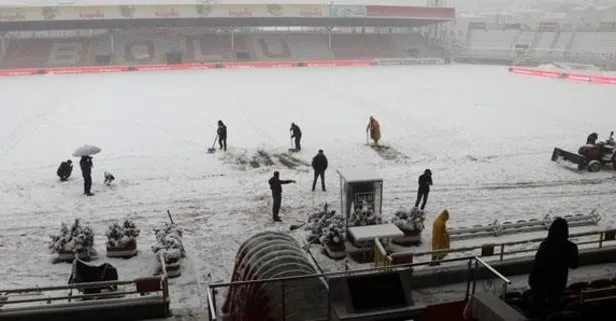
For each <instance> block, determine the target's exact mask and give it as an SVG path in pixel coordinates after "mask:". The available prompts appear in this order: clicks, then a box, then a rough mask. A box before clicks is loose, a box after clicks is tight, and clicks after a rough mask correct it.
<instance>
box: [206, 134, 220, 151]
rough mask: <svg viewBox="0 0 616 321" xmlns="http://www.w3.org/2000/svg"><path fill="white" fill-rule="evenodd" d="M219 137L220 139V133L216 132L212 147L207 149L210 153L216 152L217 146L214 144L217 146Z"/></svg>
mask: <svg viewBox="0 0 616 321" xmlns="http://www.w3.org/2000/svg"><path fill="white" fill-rule="evenodd" d="M217 139H218V134H216V137H215V138H214V143H213V144H212V148H208V149H207V152H208V154H213V153H215V152H216V148H214V146H216V140H217Z"/></svg>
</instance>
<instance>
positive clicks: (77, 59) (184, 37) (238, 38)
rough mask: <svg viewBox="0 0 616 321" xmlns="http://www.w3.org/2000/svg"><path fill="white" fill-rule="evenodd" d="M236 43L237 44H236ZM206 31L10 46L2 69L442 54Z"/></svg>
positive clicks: (381, 37) (399, 39)
mask: <svg viewBox="0 0 616 321" xmlns="http://www.w3.org/2000/svg"><path fill="white" fill-rule="evenodd" d="M232 39H233V45H232ZM331 41H332V42H331V48H329V41H328V36H327V34H325V33H322V34H319V33H273V32H272V33H265V32H264V33H248V34H240V33H236V34H235V35H234V36H233V37H232V36H231V34H229V33H204V31H203V30H193V29H186V30H184V29H174V30H164V29H161V28H152V29H134V30H121V31H118V32H115V33H114V34H113V36H110V35H108V34H93V35H92V36H90V37H88V38H84V37H74V36H73V37H70V36H69V37H67V38H29V39H15V40H11V41H7V42H5V47H6V48H7V52H6V55H5V56H4V57H2V58H0V68H5V69H8V68H27V67H32V68H37V67H50V66H58V67H68V66H84V65H95V64H103V65H107V64H108V65H148V64H166V63H169V61H168V55H169V54H180V55H181V56H182V57H181V62H183V63H194V62H224V61H248V60H249V61H307V60H333V59H374V58H402V57H413V56H418V57H433V56H439V57H440V56H442V49H441V50H436V49H435V48H431V47H430V46H428V44H427V43H426V41H425V40H424V39H422V37H421V36H420V35H419V34H405V35H401V34H394V35H390V34H368V33H366V34H360V33H358V34H332V39H331Z"/></svg>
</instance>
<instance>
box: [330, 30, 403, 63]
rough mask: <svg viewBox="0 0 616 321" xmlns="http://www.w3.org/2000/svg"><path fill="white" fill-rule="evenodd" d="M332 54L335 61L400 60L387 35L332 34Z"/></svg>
mask: <svg viewBox="0 0 616 321" xmlns="http://www.w3.org/2000/svg"><path fill="white" fill-rule="evenodd" d="M331 50H332V52H333V53H334V56H335V57H336V58H337V59H370V58H401V57H404V55H403V54H402V53H401V52H400V50H398V49H397V48H396V46H395V45H394V43H393V42H392V41H391V37H390V36H389V35H381V34H333V35H332V48H331Z"/></svg>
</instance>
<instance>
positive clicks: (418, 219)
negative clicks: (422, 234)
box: [391, 209, 426, 232]
mask: <svg viewBox="0 0 616 321" xmlns="http://www.w3.org/2000/svg"><path fill="white" fill-rule="evenodd" d="M425 220H426V215H425V214H424V213H423V211H418V210H416V209H413V210H411V211H410V212H407V211H397V212H396V214H395V215H394V217H393V219H392V220H391V223H392V224H394V225H396V226H397V227H398V228H399V229H401V230H404V231H409V232H412V231H422V230H423V229H424V221H425Z"/></svg>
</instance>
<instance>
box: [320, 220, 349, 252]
mask: <svg viewBox="0 0 616 321" xmlns="http://www.w3.org/2000/svg"><path fill="white" fill-rule="evenodd" d="M319 241H321V244H323V245H325V244H335V245H342V244H344V241H346V231H345V229H344V217H342V216H340V215H335V216H332V217H331V219H330V220H329V223H328V224H327V225H326V226H325V227H324V228H323V231H322V235H321V237H320V239H319Z"/></svg>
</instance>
